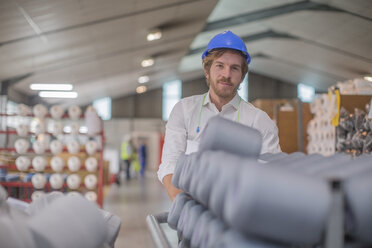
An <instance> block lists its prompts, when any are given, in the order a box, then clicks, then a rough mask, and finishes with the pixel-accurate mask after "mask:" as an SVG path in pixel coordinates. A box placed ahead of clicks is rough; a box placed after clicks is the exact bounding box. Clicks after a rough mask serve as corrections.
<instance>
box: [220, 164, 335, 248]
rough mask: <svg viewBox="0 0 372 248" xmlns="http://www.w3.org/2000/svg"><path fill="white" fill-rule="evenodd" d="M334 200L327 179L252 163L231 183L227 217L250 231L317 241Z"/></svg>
mask: <svg viewBox="0 0 372 248" xmlns="http://www.w3.org/2000/svg"><path fill="white" fill-rule="evenodd" d="M330 203H331V192H330V189H329V187H328V184H327V183H326V182H325V181H323V180H320V179H317V178H313V177H308V176H304V175H301V174H299V173H294V172H291V171H286V170H284V169H283V168H273V167H270V168H268V167H266V166H257V165H250V166H245V167H244V169H243V170H242V171H241V173H240V175H239V179H238V180H235V181H234V182H232V183H231V184H230V185H229V186H228V193H227V197H226V203H225V209H224V219H225V221H226V222H227V223H228V224H229V226H231V227H233V228H235V229H237V230H239V231H241V232H244V233H245V234H247V235H253V236H257V237H260V238H265V239H270V240H274V241H277V242H282V243H287V244H293V245H315V244H318V243H319V242H320V240H321V238H322V234H323V231H324V228H325V223H326V220H327V216H328V211H329V208H330ZM247 223H249V225H247ZM283 223H285V225H283Z"/></svg>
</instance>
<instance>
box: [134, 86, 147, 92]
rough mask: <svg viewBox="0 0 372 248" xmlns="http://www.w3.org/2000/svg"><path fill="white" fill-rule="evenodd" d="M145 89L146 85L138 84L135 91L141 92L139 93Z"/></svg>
mask: <svg viewBox="0 0 372 248" xmlns="http://www.w3.org/2000/svg"><path fill="white" fill-rule="evenodd" d="M146 90H147V87H146V86H144V85H142V86H138V87H137V89H136V92H137V93H138V94H141V93H144V92H146Z"/></svg>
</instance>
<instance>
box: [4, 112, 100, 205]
mask: <svg viewBox="0 0 372 248" xmlns="http://www.w3.org/2000/svg"><path fill="white" fill-rule="evenodd" d="M16 116H18V115H14V114H4V113H1V114H0V118H7V117H16ZM27 117H34V116H33V115H27ZM48 118H49V119H50V118H51V116H50V115H49V114H48V115H46V116H45V119H48ZM62 118H63V119H66V118H69V116H68V115H67V114H64V115H63V117H62ZM82 118H84V116H83V115H82V116H80V119H82ZM101 121H102V120H101ZM44 133H45V134H48V135H51V136H53V134H52V133H49V132H44ZM62 134H63V135H68V134H69V133H66V132H62ZM0 135H5V140H6V143H8V140H9V137H10V136H12V135H17V131H16V130H8V128H6V129H5V130H1V131H0ZM30 135H34V133H31V132H28V136H27V137H22V138H25V139H29V138H30ZM78 135H86V134H84V133H80V132H79V134H78ZM95 137H99V138H98V139H99V140H98V139H97V140H96V142H99V141H100V143H101V144H100V145H99V144H98V147H99V148H100V149H97V151H96V152H95V153H94V154H93V155H88V153H87V152H86V150H85V147H84V148H83V147H82V144H80V152H79V153H77V154H73V156H77V157H79V158H80V162H81V167H80V169H79V170H78V171H76V172H72V171H70V170H69V169H68V167H67V159H68V158H69V157H70V156H72V154H69V153H67V152H68V150H67V148H66V144H64V148H63V151H62V153H60V154H58V156H59V157H62V158H63V159H64V160H65V164H66V165H65V166H64V169H63V170H62V171H61V172H58V173H60V174H61V175H63V177H64V183H63V185H62V187H61V188H60V189H58V190H55V189H53V188H52V186H51V184H50V183H49V181H47V183H46V184H45V186H44V187H43V188H41V189H35V188H34V186H33V184H32V182H30V181H25V179H26V177H28V178H29V179H31V177H32V176H31V175H32V173H42V174H44V175H45V176H47V175H48V174H50V175H52V173H56V172H55V171H53V170H52V168H51V165H50V158H51V157H52V156H54V155H52V153H51V150H50V149H46V150H45V152H44V153H43V154H36V153H35V152H34V150H33V149H32V148H29V149H28V150H27V153H26V154H22V155H24V156H27V157H30V158H32V157H34V156H36V155H38V156H40V155H42V156H44V157H45V158H46V159H47V162H48V164H47V166H46V167H45V169H44V170H43V171H42V172H36V171H35V170H34V169H33V168H32V166H30V167H29V169H28V170H27V171H19V170H18V169H17V166H16V164H15V158H16V157H18V156H21V154H18V153H16V149H15V147H13V146H11V147H7V144H6V145H5V147H4V146H2V147H0V153H2V154H3V155H6V156H7V157H11V158H12V159H10V161H8V162H5V161H2V163H1V164H0V170H3V175H4V171H7V173H8V172H11V174H13V175H19V180H17V181H3V180H1V179H0V185H2V186H3V187H5V188H6V190H7V191H8V195H9V196H12V197H15V198H18V199H20V200H23V201H26V202H31V201H32V199H31V195H32V193H33V192H34V191H36V190H38V191H44V192H51V191H61V192H64V193H67V192H69V191H75V192H79V193H84V192H85V191H94V192H95V193H96V194H97V204H98V205H99V206H100V207H102V205H103V174H104V173H103V166H104V163H103V149H104V132H103V130H102V131H101V132H100V133H98V134H96V136H95ZM90 156H92V157H95V158H96V159H97V162H98V168H97V171H95V172H88V171H87V169H86V168H85V160H86V159H87V158H88V157H90ZM70 174H79V175H80V177H81V184H80V186H79V188H78V189H77V190H70V189H69V188H68V186H67V183H66V178H67V176H68V175H70ZM88 174H95V175H96V176H97V187H96V188H95V189H94V190H87V188H86V186H85V184H84V178H85V176H86V175H88ZM8 175H9V174H8ZM15 177H16V176H15ZM22 179H23V180H22Z"/></svg>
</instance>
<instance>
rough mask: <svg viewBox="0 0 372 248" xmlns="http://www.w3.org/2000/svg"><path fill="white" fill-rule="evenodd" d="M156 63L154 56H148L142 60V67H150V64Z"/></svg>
mask: <svg viewBox="0 0 372 248" xmlns="http://www.w3.org/2000/svg"><path fill="white" fill-rule="evenodd" d="M154 63H155V61H154V59H153V58H147V59H144V60H142V62H141V66H142V67H149V66H152V65H154Z"/></svg>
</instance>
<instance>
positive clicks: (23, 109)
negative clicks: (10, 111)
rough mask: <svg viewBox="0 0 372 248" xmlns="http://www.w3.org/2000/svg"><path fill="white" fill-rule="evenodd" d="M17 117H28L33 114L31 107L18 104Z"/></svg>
mask: <svg viewBox="0 0 372 248" xmlns="http://www.w3.org/2000/svg"><path fill="white" fill-rule="evenodd" d="M16 112H17V115H20V116H27V115H29V114H30V113H31V110H30V107H29V106H27V105H24V104H22V103H21V104H18V105H17V111H16Z"/></svg>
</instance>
